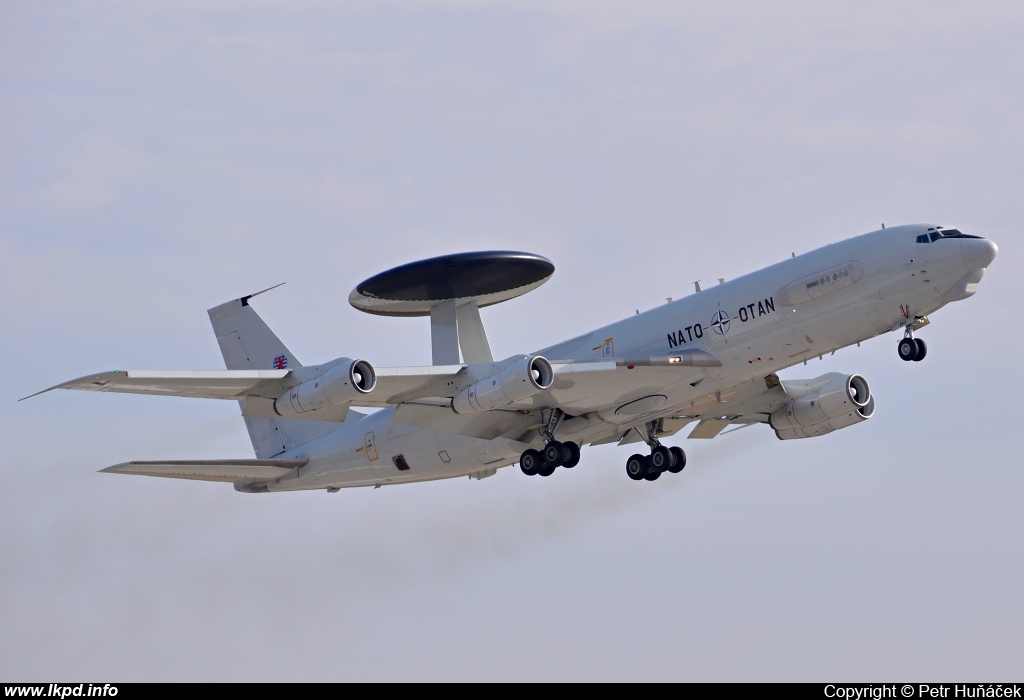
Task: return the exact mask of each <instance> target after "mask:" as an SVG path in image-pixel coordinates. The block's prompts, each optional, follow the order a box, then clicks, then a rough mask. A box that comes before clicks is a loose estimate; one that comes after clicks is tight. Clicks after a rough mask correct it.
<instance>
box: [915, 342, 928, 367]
mask: <svg viewBox="0 0 1024 700" xmlns="http://www.w3.org/2000/svg"><path fill="white" fill-rule="evenodd" d="M914 344H915V345H916V346H917V356H916V357H914V362H920V361H921V360H923V359H924V356H925V355H927V354H928V346H927V345H925V344H924V341H923V340H921V339H920V338H914Z"/></svg>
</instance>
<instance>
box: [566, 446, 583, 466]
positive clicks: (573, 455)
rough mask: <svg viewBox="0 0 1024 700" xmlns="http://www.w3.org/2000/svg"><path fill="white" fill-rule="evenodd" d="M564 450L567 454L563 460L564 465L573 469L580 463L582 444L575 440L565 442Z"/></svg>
mask: <svg viewBox="0 0 1024 700" xmlns="http://www.w3.org/2000/svg"><path fill="white" fill-rule="evenodd" d="M562 451H563V452H564V453H565V454H566V455H567V456H566V458H565V460H564V461H563V462H562V466H563V467H565V468H566V469H572V468H573V467H575V466H576V465H577V464H579V463H580V446H579V445H577V444H576V443H575V442H563V443H562Z"/></svg>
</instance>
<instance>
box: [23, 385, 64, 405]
mask: <svg viewBox="0 0 1024 700" xmlns="http://www.w3.org/2000/svg"><path fill="white" fill-rule="evenodd" d="M58 386H59V385H58ZM56 388H57V387H56V386H51V387H50V388H49V389H43V390H42V391H37V392H36V393H34V394H29V395H28V396H22V397H21V398H20V399H18V401H24V400H25V399H31V398H32V397H33V396H39V395H40V394H45V393H46V392H48V391H53V390H54V389H56Z"/></svg>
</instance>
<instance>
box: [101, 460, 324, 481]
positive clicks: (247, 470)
mask: <svg viewBox="0 0 1024 700" xmlns="http://www.w3.org/2000/svg"><path fill="white" fill-rule="evenodd" d="M308 462H309V460H308V459H218V460H203V461H198V462H189V461H165V462H125V463H123V464H115V465H114V466H112V467H107V468H106V469H101V470H100V471H101V472H106V473H108V474H137V475H140V476H162V477H167V478H171V479H199V480H201V481H263V480H266V479H278V478H280V477H282V476H285V475H286V474H290V473H291V472H292V471H294V470H296V469H298V468H300V467H302V466H303V465H305V464H307V463H308Z"/></svg>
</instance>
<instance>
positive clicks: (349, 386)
mask: <svg viewBox="0 0 1024 700" xmlns="http://www.w3.org/2000/svg"><path fill="white" fill-rule="evenodd" d="M376 385H377V373H376V372H374V371H373V366H372V365H370V363H369V362H367V361H366V360H352V361H350V362H342V363H340V364H338V365H336V366H334V367H332V368H331V369H329V370H328V371H327V372H325V373H324V374H321V375H320V376H319V377H316V378H315V379H308V380H306V381H304V382H302V383H301V384H299V385H297V386H293V387H292V388H291V389H289V390H288V393H287V394H283V395H281V396H279V397H277V399H275V401H274V411H275V412H276V413H277V415H279V416H283V417H288V416H294V415H296V414H299V413H309V412H310V411H316V410H319V409H322V408H327V407H328V406H337V405H339V404H344V403H349V402H351V401H352V400H353V399H355V398H356V397H358V396H360V395H362V394H369V393H370V392H371V391H373V388H374V387H375V386H376Z"/></svg>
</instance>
